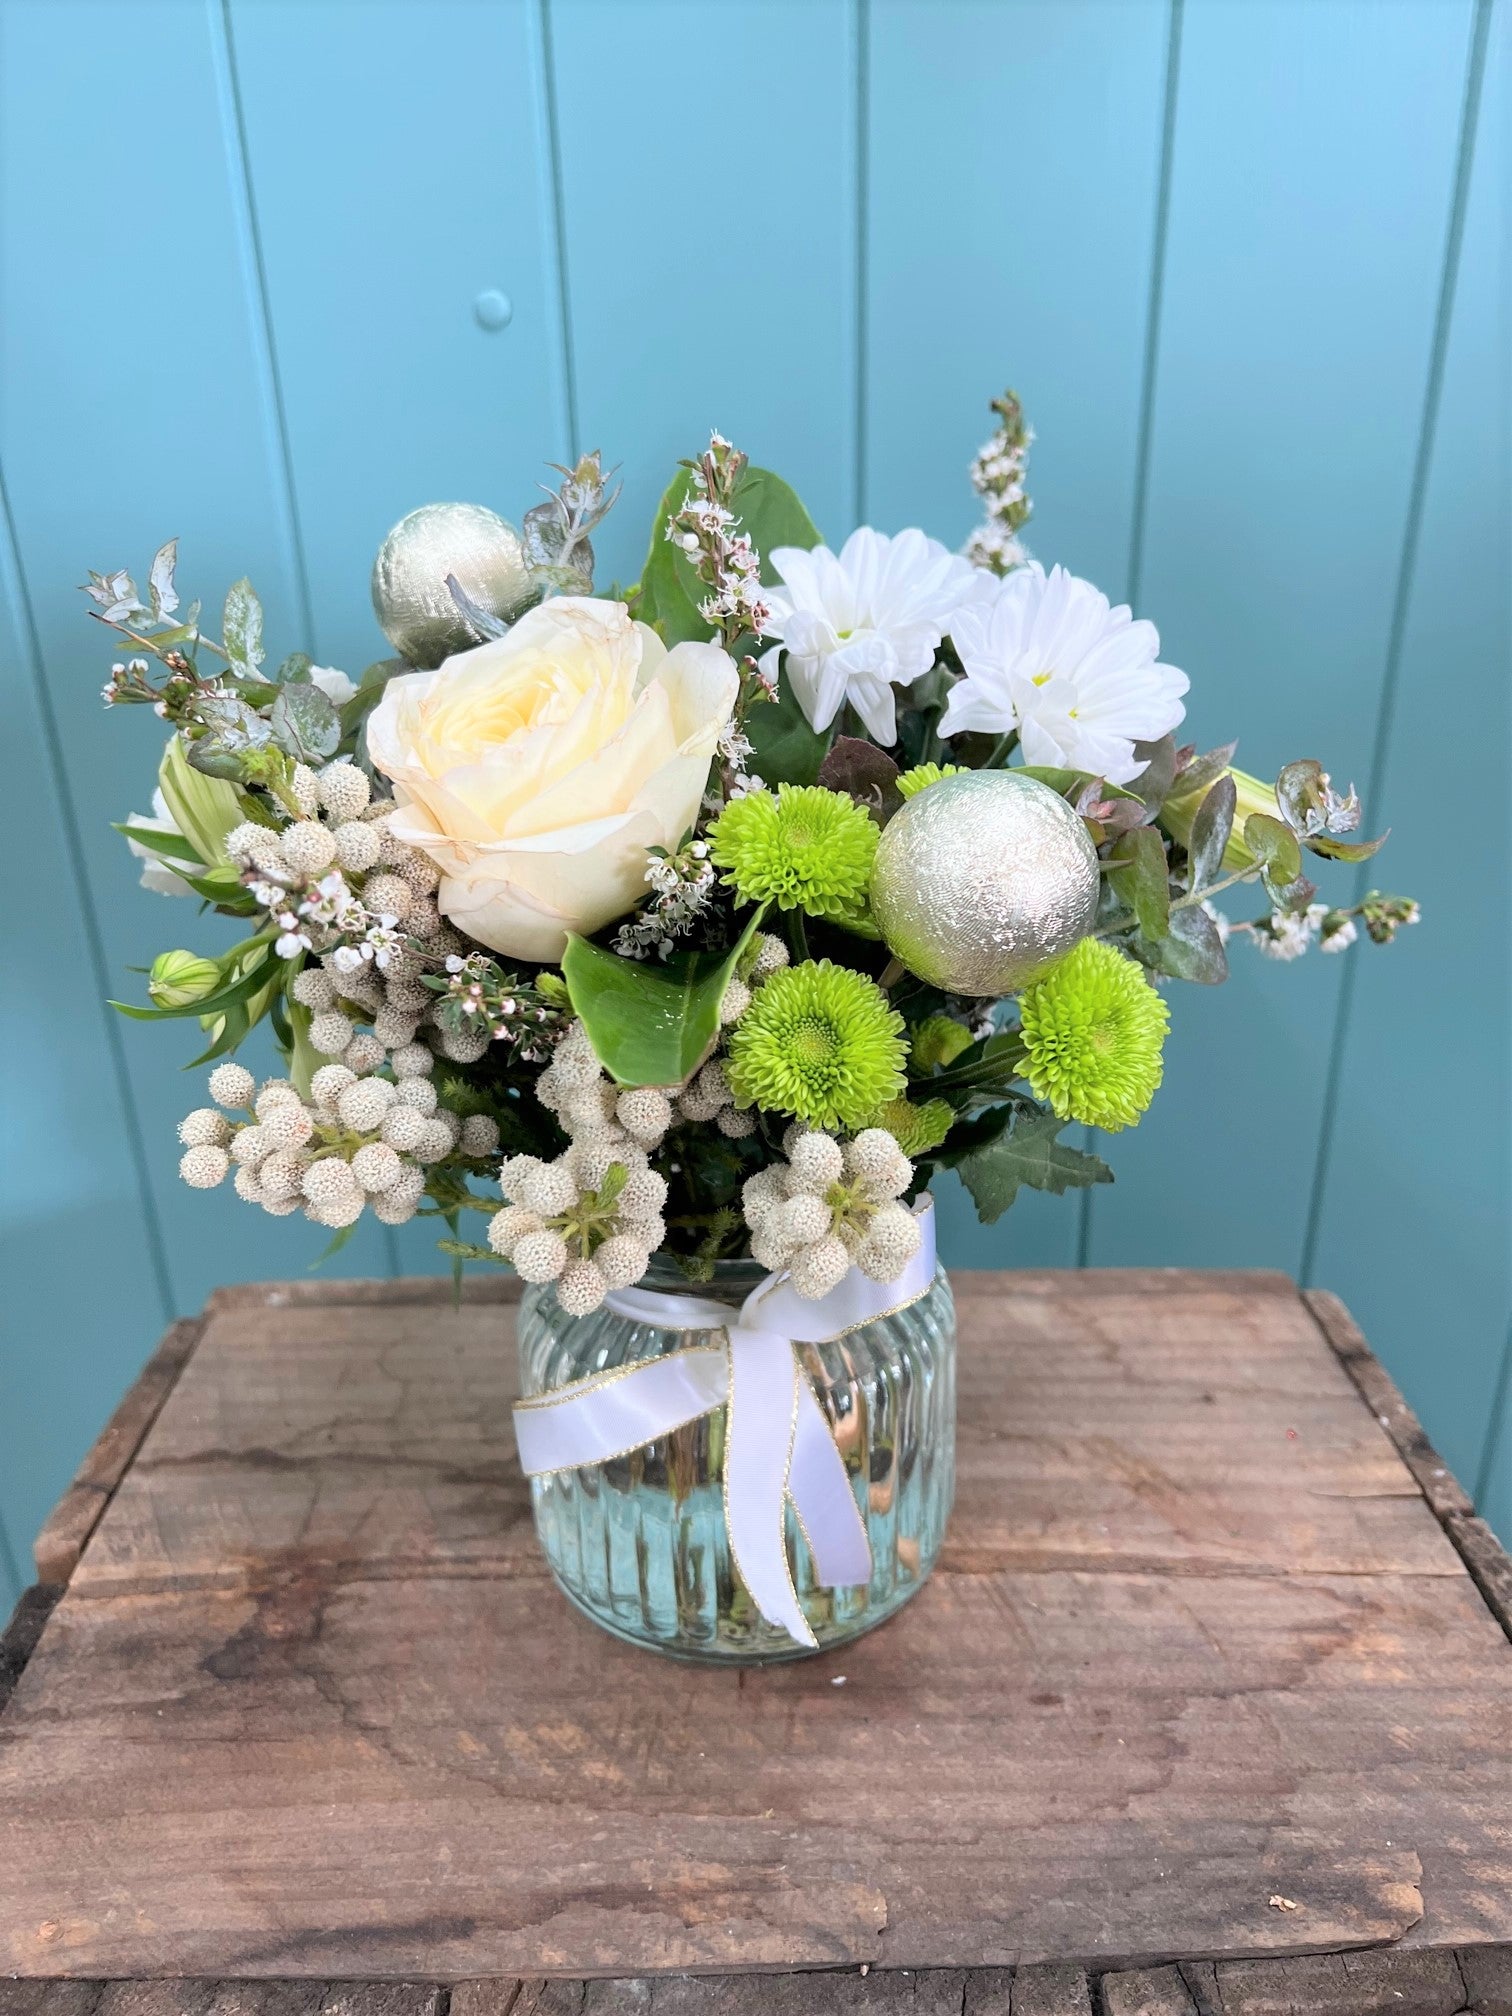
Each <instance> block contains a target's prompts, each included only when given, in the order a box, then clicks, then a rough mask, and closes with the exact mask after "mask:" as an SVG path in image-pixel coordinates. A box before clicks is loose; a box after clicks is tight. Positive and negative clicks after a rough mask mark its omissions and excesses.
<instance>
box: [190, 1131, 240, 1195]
mask: <svg viewBox="0 0 1512 2016" xmlns="http://www.w3.org/2000/svg"><path fill="white" fill-rule="evenodd" d="M230 1167H231V1157H230V1156H229V1155H228V1154H227V1153H226V1151H225V1149H224V1148H218V1147H216V1146H215V1145H214V1144H213V1143H211V1142H201V1143H199V1144H198V1145H197V1146H196V1147H193V1148H189V1149H186V1150H185V1151H184V1153H183V1154H182V1155H181V1156H180V1157H179V1174H180V1176H182V1177H183V1179H184V1181H185V1182H186V1183H187V1184H188V1185H189V1188H190V1189H191V1190H213V1189H214V1188H215V1186H216V1184H217V1183H223V1182H224V1181H225V1179H226V1171H227V1170H228V1169H229V1168H230Z"/></svg>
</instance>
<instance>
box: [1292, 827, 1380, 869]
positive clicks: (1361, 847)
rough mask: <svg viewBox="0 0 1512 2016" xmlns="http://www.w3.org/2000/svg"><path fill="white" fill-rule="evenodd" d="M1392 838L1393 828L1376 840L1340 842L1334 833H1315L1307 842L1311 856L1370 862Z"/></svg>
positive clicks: (1330, 859)
mask: <svg viewBox="0 0 1512 2016" xmlns="http://www.w3.org/2000/svg"><path fill="white" fill-rule="evenodd" d="M1390 838H1391V828H1390V827H1389V826H1388V827H1387V828H1386V831H1385V832H1384V833H1382V834H1381V835H1380V836H1379V838H1377V839H1375V840H1338V839H1335V837H1334V835H1333V834H1332V833H1315V834H1314V835H1313V837H1312V838H1311V839H1310V840H1308V841H1307V842H1305V843H1304V844H1305V845H1306V847H1307V850H1308V852H1309V853H1311V854H1322V855H1323V856H1324V857H1325V858H1326V859H1327V860H1329V861H1368V860H1369V859H1370V857H1371V856H1372V854H1379V853H1380V851H1381V849H1382V848H1383V847H1384V846H1385V845H1386V842H1387V841H1388V840H1389V839H1390Z"/></svg>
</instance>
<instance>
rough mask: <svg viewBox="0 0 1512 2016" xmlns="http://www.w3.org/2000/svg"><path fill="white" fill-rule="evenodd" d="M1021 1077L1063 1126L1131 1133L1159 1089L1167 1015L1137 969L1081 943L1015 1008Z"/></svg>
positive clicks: (1094, 943)
mask: <svg viewBox="0 0 1512 2016" xmlns="http://www.w3.org/2000/svg"><path fill="white" fill-rule="evenodd" d="M1019 1014H1020V1020H1021V1024H1022V1034H1023V1040H1024V1048H1025V1050H1026V1052H1027V1053H1028V1054H1027V1057H1026V1060H1025V1065H1024V1076H1025V1077H1026V1078H1027V1079H1028V1081H1029V1084H1030V1086H1031V1087H1032V1088H1033V1091H1034V1093H1035V1096H1036V1097H1037V1098H1040V1099H1044V1100H1047V1101H1048V1102H1049V1104H1050V1105H1051V1106H1052V1107H1053V1108H1054V1110H1055V1111H1056V1112H1057V1113H1059V1114H1060V1115H1061V1117H1062V1118H1063V1119H1066V1120H1083V1121H1085V1122H1086V1123H1087V1124H1088V1125H1089V1126H1092V1127H1102V1128H1104V1129H1106V1131H1107V1132H1108V1133H1110V1134H1116V1133H1117V1132H1118V1130H1119V1129H1120V1128H1121V1127H1132V1126H1133V1125H1134V1123H1135V1122H1136V1121H1137V1120H1138V1118H1139V1116H1140V1114H1141V1113H1143V1112H1144V1110H1145V1108H1146V1107H1147V1106H1148V1105H1149V1103H1150V1101H1151V1100H1152V1099H1153V1098H1154V1097H1155V1093H1156V1091H1157V1089H1158V1087H1159V1085H1160V1072H1161V1061H1160V1051H1161V1045H1162V1044H1163V1043H1164V1042H1165V1034H1166V1028H1167V1025H1168V1024H1169V1022H1170V1019H1171V1011H1170V1010H1169V1008H1167V1006H1166V1004H1165V1002H1164V1001H1162V1000H1161V998H1160V996H1159V995H1158V994H1157V993H1156V991H1155V989H1154V988H1153V987H1152V986H1151V985H1150V983H1149V981H1148V980H1147V979H1146V978H1145V976H1144V971H1143V969H1142V968H1141V967H1139V966H1136V965H1135V963H1134V961H1133V960H1132V959H1126V958H1125V957H1124V955H1123V953H1121V952H1115V951H1114V949H1113V947H1112V946H1111V945H1105V944H1103V943H1101V942H1100V941H1099V940H1098V939H1096V938H1084V939H1083V940H1082V941H1081V943H1080V944H1079V945H1078V946H1077V947H1076V948H1075V950H1074V951H1071V952H1069V953H1067V955H1066V957H1065V958H1064V959H1062V960H1061V962H1060V964H1059V965H1058V966H1053V967H1051V969H1050V971H1049V972H1048V973H1047V974H1045V975H1044V977H1043V978H1042V979H1040V980H1036V981H1034V982H1033V983H1032V984H1031V985H1030V986H1028V987H1026V988H1025V989H1024V992H1023V995H1022V997H1021V999H1020V1002H1019Z"/></svg>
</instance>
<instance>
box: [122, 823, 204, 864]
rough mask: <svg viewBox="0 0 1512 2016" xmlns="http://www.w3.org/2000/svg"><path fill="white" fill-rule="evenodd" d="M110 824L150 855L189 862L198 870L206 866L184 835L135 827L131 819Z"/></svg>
mask: <svg viewBox="0 0 1512 2016" xmlns="http://www.w3.org/2000/svg"><path fill="white" fill-rule="evenodd" d="M110 823H111V825H112V826H114V828H115V830H116V831H117V833H120V834H122V835H124V837H125V838H126V839H128V840H134V841H135V842H136V843H137V845H138V846H139V847H145V848H147V850H148V851H149V852H150V853H153V854H160V855H161V856H162V858H163V859H164V860H165V861H188V862H192V863H193V865H194V866H195V867H196V868H202V867H203V866H204V863H203V862H202V861H201V860H200V857H199V852H198V850H197V849H196V848H195V846H194V845H193V843H192V842H191V841H188V840H186V839H185V838H184V836H183V834H182V833H165V832H163V831H162V830H161V829H160V828H158V827H156V826H133V825H132V823H131V821H130V820H129V819H112V820H111V822H110Z"/></svg>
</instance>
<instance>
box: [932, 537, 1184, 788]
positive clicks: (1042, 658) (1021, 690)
mask: <svg viewBox="0 0 1512 2016" xmlns="http://www.w3.org/2000/svg"><path fill="white" fill-rule="evenodd" d="M950 639H951V642H952V643H953V644H954V646H955V648H956V653H957V655H958V656H959V658H960V660H961V664H962V666H963V667H964V668H965V673H966V676H965V678H964V679H962V680H960V681H959V683H958V684H957V685H956V686H954V687H953V688H952V689H951V693H950V698H949V700H948V701H947V703H946V707H945V713H944V715H943V717H942V719H941V721H940V733H941V734H942V735H963V734H966V733H968V732H975V733H978V734H987V735H1006V734H1007V733H1008V731H1009V730H1010V729H1014V728H1016V729H1017V730H1018V735H1019V742H1020V746H1021V747H1022V749H1023V752H1024V758H1025V761H1026V762H1029V763H1040V764H1048V765H1054V766H1061V765H1064V766H1066V767H1068V768H1070V769H1073V770H1089V771H1091V772H1092V773H1093V774H1094V775H1095V776H1099V777H1105V778H1106V779H1107V780H1108V782H1109V783H1110V784H1127V783H1128V782H1129V780H1130V779H1131V778H1132V777H1137V776H1138V774H1139V772H1140V770H1141V768H1142V767H1143V766H1142V764H1141V762H1140V759H1139V758H1138V757H1137V756H1136V755H1135V753H1134V744H1135V743H1136V742H1155V741H1158V740H1159V738H1160V737H1161V736H1162V735H1165V734H1168V733H1169V732H1170V730H1171V729H1173V728H1175V727H1176V726H1177V725H1178V723H1179V722H1180V721H1181V720H1182V719H1183V718H1184V716H1185V714H1186V709H1185V707H1184V706H1183V705H1182V695H1183V694H1184V693H1185V692H1186V690H1187V687H1188V684H1189V683H1190V682H1189V681H1188V679H1187V676H1186V674H1185V673H1184V672H1178V671H1177V670H1176V668H1175V666H1174V665H1162V664H1160V663H1159V662H1158V661H1159V655H1160V633H1159V632H1158V631H1157V630H1156V628H1155V625H1154V624H1153V623H1146V622H1137V623H1136V622H1135V621H1134V620H1133V617H1132V615H1131V613H1130V611H1129V609H1128V607H1127V605H1122V604H1121V605H1120V606H1119V607H1118V608H1116V609H1115V608H1111V607H1110V606H1109V603H1108V598H1107V596H1106V595H1104V594H1103V593H1102V592H1101V590H1100V589H1097V588H1094V587H1093V585H1092V583H1091V582H1090V581H1082V580H1080V579H1079V578H1078V577H1077V576H1076V575H1075V574H1068V573H1067V572H1066V570H1065V569H1064V568H1063V567H1055V568H1052V570H1051V571H1050V573H1049V574H1046V573H1045V571H1044V569H1043V568H1041V567H1040V566H1038V565H1037V564H1034V563H1031V564H1030V565H1029V566H1027V567H1017V568H1015V569H1014V571H1013V572H1012V573H1011V574H1009V575H1007V576H1005V577H1004V579H1003V580H1001V581H998V582H996V583H995V584H994V585H993V586H992V587H991V588H990V589H988V590H985V591H981V592H978V593H977V594H976V595H974V596H973V597H972V598H971V600H970V601H969V602H967V603H966V604H965V605H964V606H963V607H962V608H961V609H960V611H959V612H958V613H957V615H956V617H955V619H954V621H953V622H952V623H951V625H950Z"/></svg>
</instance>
